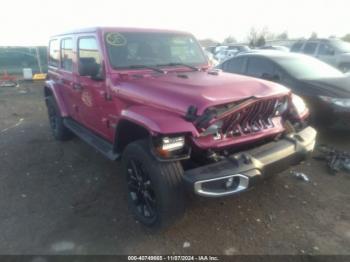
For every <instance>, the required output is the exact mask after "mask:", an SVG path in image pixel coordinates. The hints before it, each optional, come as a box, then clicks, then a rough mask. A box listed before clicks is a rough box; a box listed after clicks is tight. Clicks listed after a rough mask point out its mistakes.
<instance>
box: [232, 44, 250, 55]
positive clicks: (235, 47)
mask: <svg viewBox="0 0 350 262" xmlns="http://www.w3.org/2000/svg"><path fill="white" fill-rule="evenodd" d="M227 50H232V51H234V52H235V54H236V55H238V54H239V53H241V52H247V51H249V50H250V47H249V46H247V45H240V44H235V45H229V46H228V47H227Z"/></svg>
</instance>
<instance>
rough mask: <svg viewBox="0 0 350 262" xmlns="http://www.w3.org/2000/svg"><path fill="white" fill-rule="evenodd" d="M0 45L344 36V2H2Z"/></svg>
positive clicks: (347, 4)
mask: <svg viewBox="0 0 350 262" xmlns="http://www.w3.org/2000/svg"><path fill="white" fill-rule="evenodd" d="M0 8H1V11H2V12H1V16H0V45H37V44H40V45H45V44H46V43H47V41H48V37H49V36H50V35H52V34H55V33H59V32H62V31H67V30H69V29H72V28H78V27H87V26H96V25H101V26H103V25H106V26H122V27H149V28H168V29H179V30H185V31H189V32H192V33H193V34H194V35H195V36H196V37H197V38H200V39H203V38H213V39H216V40H218V41H222V40H223V39H224V38H225V37H227V36H228V35H233V36H234V37H235V38H236V39H237V40H245V39H246V35H247V33H248V32H249V30H250V28H251V27H256V28H257V29H259V28H263V27H265V26H266V27H268V29H269V30H270V31H271V32H274V33H280V32H282V31H285V30H287V31H288V33H289V36H290V37H302V36H306V37H308V36H310V34H311V33H312V32H313V31H315V32H317V33H318V35H319V36H322V37H328V36H330V35H336V36H343V35H345V34H346V33H350V26H349V25H350V15H349V10H350V1H349V0H289V1H287V0H260V1H259V0H250V1H249V0H248V1H247V0H238V1H234V0H231V1H230V0H211V1H210V0H205V1H198V0H171V1H167V0H138V1H137V0H122V1H121V0H109V1H108V0H95V1H94V0H89V1H88V0H55V1H53V0H27V1H26V0H23V1H20V0H2V1H1V4H0Z"/></svg>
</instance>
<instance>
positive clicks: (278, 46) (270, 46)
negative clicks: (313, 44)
mask: <svg viewBox="0 0 350 262" xmlns="http://www.w3.org/2000/svg"><path fill="white" fill-rule="evenodd" d="M259 49H262V50H278V51H284V52H289V51H290V50H289V48H288V47H286V46H282V45H267V46H262V47H260V48H259Z"/></svg>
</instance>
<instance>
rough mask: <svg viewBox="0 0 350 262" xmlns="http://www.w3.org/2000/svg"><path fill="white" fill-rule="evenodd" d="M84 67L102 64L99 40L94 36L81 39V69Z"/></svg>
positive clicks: (94, 66)
mask: <svg viewBox="0 0 350 262" xmlns="http://www.w3.org/2000/svg"><path fill="white" fill-rule="evenodd" d="M83 66H84V68H96V67H97V66H98V67H100V66H101V59H100V53H99V50H98V46H97V41H96V39H95V38H94V37H84V38H80V39H79V70H80V69H81V68H82V67H83Z"/></svg>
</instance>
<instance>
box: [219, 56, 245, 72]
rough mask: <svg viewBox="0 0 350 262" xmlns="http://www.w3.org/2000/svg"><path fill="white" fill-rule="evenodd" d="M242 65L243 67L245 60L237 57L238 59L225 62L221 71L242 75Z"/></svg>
mask: <svg viewBox="0 0 350 262" xmlns="http://www.w3.org/2000/svg"><path fill="white" fill-rule="evenodd" d="M244 65H245V58H243V57H239V58H234V59H231V60H229V61H226V62H225V63H224V64H223V66H222V69H223V70H224V71H225V72H229V73H235V74H242V73H244Z"/></svg>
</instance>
